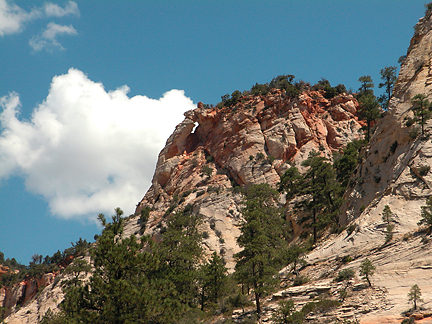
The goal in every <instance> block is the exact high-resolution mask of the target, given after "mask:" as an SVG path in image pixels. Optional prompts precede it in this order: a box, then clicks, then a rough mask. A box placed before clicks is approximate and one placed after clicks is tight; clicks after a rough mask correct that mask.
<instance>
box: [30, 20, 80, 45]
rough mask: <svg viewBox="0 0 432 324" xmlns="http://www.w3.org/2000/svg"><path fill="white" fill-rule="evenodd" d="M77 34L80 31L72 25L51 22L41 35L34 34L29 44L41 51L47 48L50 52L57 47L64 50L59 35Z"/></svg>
mask: <svg viewBox="0 0 432 324" xmlns="http://www.w3.org/2000/svg"><path fill="white" fill-rule="evenodd" d="M76 34H78V33H77V31H76V29H75V28H74V27H73V26H72V25H70V26H63V25H58V24H56V23H53V22H50V23H49V24H48V25H47V28H46V29H45V30H44V31H43V32H42V33H41V34H40V35H37V36H33V37H32V38H31V39H30V41H29V45H30V47H31V48H33V50H35V51H36V52H39V51H41V50H43V49H45V50H47V51H48V52H53V51H54V50H56V49H57V50H63V49H64V48H63V46H62V45H61V44H60V43H59V41H58V40H57V37H58V36H62V35H76Z"/></svg>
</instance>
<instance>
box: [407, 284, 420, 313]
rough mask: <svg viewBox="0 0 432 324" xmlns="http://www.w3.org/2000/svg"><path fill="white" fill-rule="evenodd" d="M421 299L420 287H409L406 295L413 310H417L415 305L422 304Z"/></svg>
mask: <svg viewBox="0 0 432 324" xmlns="http://www.w3.org/2000/svg"><path fill="white" fill-rule="evenodd" d="M422 301H423V299H421V290H420V287H419V286H418V285H417V284H415V285H414V286H412V287H411V289H410V292H409V293H408V302H409V303H410V302H413V304H414V309H417V303H418V302H422Z"/></svg>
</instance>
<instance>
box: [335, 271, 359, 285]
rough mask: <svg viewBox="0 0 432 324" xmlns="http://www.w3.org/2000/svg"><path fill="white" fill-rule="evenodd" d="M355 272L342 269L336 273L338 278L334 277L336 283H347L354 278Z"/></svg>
mask: <svg viewBox="0 0 432 324" xmlns="http://www.w3.org/2000/svg"><path fill="white" fill-rule="evenodd" d="M354 275H355V272H354V270H353V269H343V270H341V271H339V272H338V276H337V277H336V281H338V282H340V281H347V280H350V279H352V278H354Z"/></svg>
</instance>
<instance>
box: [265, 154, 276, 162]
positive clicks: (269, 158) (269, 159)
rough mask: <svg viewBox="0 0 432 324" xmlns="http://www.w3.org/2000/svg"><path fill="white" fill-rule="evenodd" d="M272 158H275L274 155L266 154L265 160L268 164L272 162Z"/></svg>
mask: <svg viewBox="0 0 432 324" xmlns="http://www.w3.org/2000/svg"><path fill="white" fill-rule="evenodd" d="M274 160H275V157H274V156H271V155H269V156H267V162H268V163H269V164H273V162H274Z"/></svg>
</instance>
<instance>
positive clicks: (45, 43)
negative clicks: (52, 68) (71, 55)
mask: <svg viewBox="0 0 432 324" xmlns="http://www.w3.org/2000/svg"><path fill="white" fill-rule="evenodd" d="M79 15H80V12H79V9H78V5H77V4H76V3H75V2H73V1H69V2H68V3H67V4H66V5H65V6H64V7H60V6H59V5H57V4H54V3H51V2H47V3H45V4H44V5H43V6H42V7H40V8H33V9H32V10H31V11H29V12H27V11H25V10H24V9H22V8H20V7H19V6H17V5H16V4H14V3H12V2H10V1H8V0H0V36H5V35H9V34H14V33H19V32H21V31H22V30H23V29H24V26H25V24H26V23H27V22H29V21H31V20H35V19H43V18H47V17H56V18H61V17H65V16H79ZM76 33H77V32H76V30H75V28H73V27H72V26H61V25H57V24H54V23H50V24H48V26H47V28H46V30H45V31H43V32H42V34H41V35H39V36H35V37H33V38H32V39H31V40H30V42H29V44H30V46H32V48H33V49H35V50H36V51H38V50H41V49H43V48H45V49H49V50H53V49H56V48H57V49H59V48H60V49H61V48H62V46H61V45H60V44H59V42H58V41H57V38H56V36H57V35H75V34H76Z"/></svg>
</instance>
